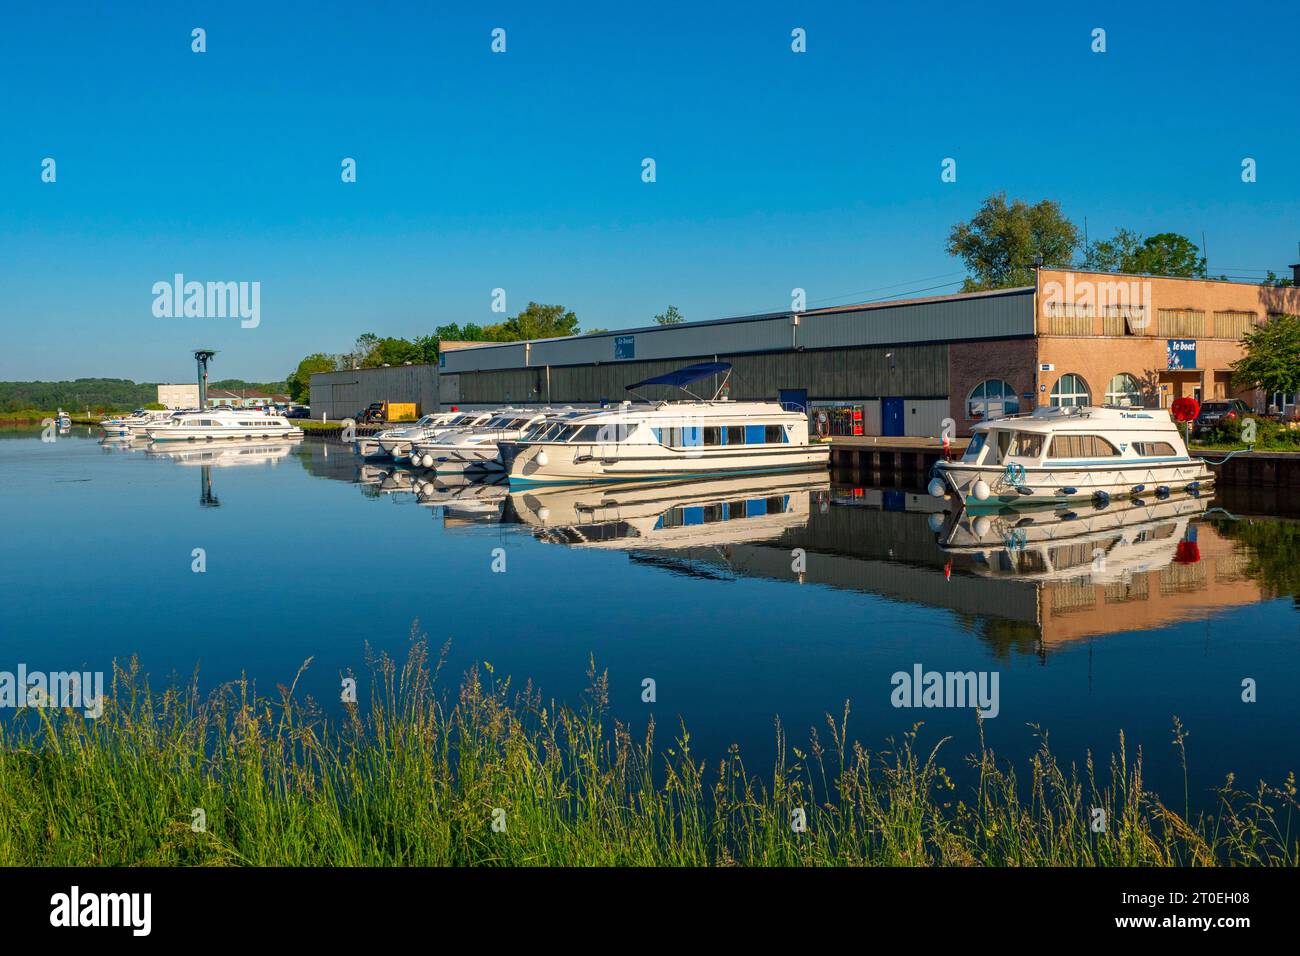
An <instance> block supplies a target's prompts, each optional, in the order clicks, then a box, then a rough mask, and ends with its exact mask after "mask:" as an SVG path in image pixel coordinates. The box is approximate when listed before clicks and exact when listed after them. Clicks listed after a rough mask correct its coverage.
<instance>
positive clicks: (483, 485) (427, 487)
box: [415, 471, 510, 528]
mask: <svg viewBox="0 0 1300 956" xmlns="http://www.w3.org/2000/svg"><path fill="white" fill-rule="evenodd" d="M509 490H510V485H509V483H508V482H507V481H506V476H505V473H504V472H497V473H495V474H493V475H489V476H485V477H483V478H480V479H474V478H469V477H466V475H465V473H464V472H463V471H461V472H456V471H452V472H447V473H446V474H443V473H441V472H439V473H438V474H436V475H432V476H431V475H429V474H428V473H427V472H426V473H425V474H424V475H423V476H421V477H420V478H417V480H416V486H415V495H416V501H418V502H419V503H420V504H422V505H431V506H437V505H441V506H442V523H443V527H446V528H453V527H456V526H457V525H464V524H484V523H493V522H497V521H500V520H501V519H502V515H503V512H504V508H505V503H506V495H507V493H508V492H509Z"/></svg>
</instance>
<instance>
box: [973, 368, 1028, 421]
mask: <svg viewBox="0 0 1300 956" xmlns="http://www.w3.org/2000/svg"><path fill="white" fill-rule="evenodd" d="M1019 413H1020V399H1018V398H1017V397H1016V390H1015V389H1014V388H1012V387H1011V386H1010V385H1008V384H1007V383H1006V382H1004V381H1002V380H1001V379H999V378H991V379H989V380H988V381H985V382H980V383H979V384H978V385H976V386H975V388H974V389H972V390H971V393H970V397H969V398H968V399H966V417H967V418H974V419H978V420H980V421H985V422H987V421H989V420H990V419H994V418H1005V417H1006V416H1007V415H1018V414H1019Z"/></svg>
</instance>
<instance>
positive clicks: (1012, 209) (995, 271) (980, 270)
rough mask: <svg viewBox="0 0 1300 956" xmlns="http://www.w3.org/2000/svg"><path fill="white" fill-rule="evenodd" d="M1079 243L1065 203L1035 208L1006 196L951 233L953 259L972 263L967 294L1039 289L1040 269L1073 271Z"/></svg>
mask: <svg viewBox="0 0 1300 956" xmlns="http://www.w3.org/2000/svg"><path fill="white" fill-rule="evenodd" d="M1078 244H1079V230H1078V228H1076V227H1075V225H1074V223H1072V222H1070V220H1068V219H1066V218H1065V215H1064V214H1063V213H1062V212H1061V207H1060V204H1059V203H1056V202H1054V201H1053V200H1050V199H1044V200H1042V201H1041V202H1037V203H1035V204H1034V205H1032V206H1031V205H1029V204H1028V203H1026V202H1025V201H1024V200H1023V199H1016V200H1013V201H1012V202H1011V203H1010V204H1008V203H1007V196H1006V193H997V194H995V195H992V196H990V197H988V198H987V199H985V200H984V203H983V205H982V206H980V208H979V211H978V212H976V213H975V215H974V216H973V217H972V218H971V220H970V221H969V222H959V223H957V224H956V225H955V226H953V227H952V231H951V232H950V233H949V234H948V244H947V249H948V254H949V255H954V256H958V257H960V258H961V260H962V261H963V262H964V263H966V268H967V269H968V270H969V271H970V273H971V275H970V276H968V277H967V279H966V281H965V282H964V283H963V284H962V290H963V291H965V292H974V291H977V290H980V289H1006V288H1010V287H1013V286H1024V285H1033V284H1034V265H1035V262H1036V260H1037V259H1038V257H1040V256H1041V257H1042V265H1045V266H1068V265H1069V264H1070V263H1071V261H1072V257H1073V255H1074V250H1075V247H1076V246H1078Z"/></svg>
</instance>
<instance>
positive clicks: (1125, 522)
mask: <svg viewBox="0 0 1300 956" xmlns="http://www.w3.org/2000/svg"><path fill="white" fill-rule="evenodd" d="M308 444H314V443H308ZM349 452H350V449H347V448H340V447H339V446H334V448H333V449H332V451H331V450H329V449H320V448H317V449H309V450H304V451H300V452H299V456H300V460H301V461H302V462H303V465H304V467H306V468H308V470H310V471H312V472H313V473H315V474H320V475H322V476H323V477H330V478H337V479H341V480H346V481H350V482H356V483H359V484H360V485H361V487H362V489H363V491H364V493H366V494H370V495H375V496H381V495H391V496H393V497H394V498H401V499H403V500H407V501H414V502H419V503H421V504H425V505H432V506H435V507H434V513H435V516H437V517H440V518H441V520H442V524H443V526H444V527H445V528H447V529H455V528H458V527H461V526H467V525H473V524H482V523H484V522H504V523H506V524H514V525H521V526H523V527H524V528H526V529H527V530H528V531H529V532H530V533H531V534H532V535H533V536H534V537H535V538H536V539H537V540H539V541H541V542H545V543H548V544H555V545H560V546H564V547H576V548H592V549H601V550H617V551H624V552H626V553H627V554H628V555H629V558H630V559H631V560H632V561H634V562H636V563H638V564H641V565H645V566H653V567H656V568H659V569H663V570H666V571H669V572H671V573H675V574H682V575H691V576H699V577H709V578H734V577H756V578H766V579H770V580H775V581H789V582H792V583H796V584H810V585H818V586H822V587H827V588H833V589H837V590H849V591H858V592H863V593H868V594H874V595H878V596H880V597H883V598H887V599H889V600H894V601H903V602H907V603H911V604H915V605H921V606H925V607H932V608H939V609H943V610H947V611H950V612H952V613H953V614H954V615H955V616H956V618H957V619H958V621H959V622H960V623H961V625H962V626H963V627H966V628H967V629H969V630H971V631H972V632H974V633H976V634H978V635H979V636H980V637H981V639H983V640H985V641H987V642H988V643H989V644H990V645H992V646H993V647H994V648H995V649H996V650H997V651H998V652H1000V653H1009V652H1011V651H1019V652H1023V653H1034V654H1045V653H1046V652H1048V651H1050V650H1051V649H1052V648H1054V647H1059V646H1062V645H1066V644H1069V643H1070V642H1072V641H1078V640H1080V639H1084V638H1088V637H1092V636H1098V635H1103V634H1111V633H1116V632H1125V631H1140V630H1148V629H1154V628H1160V627H1164V626H1166V625H1169V624H1172V623H1175V622H1178V621H1185V620H1195V619H1204V618H1207V617H1210V616H1212V615H1213V614H1214V613H1215V612H1217V611H1220V610H1224V609H1229V608H1233V607H1239V606H1242V605H1247V604H1251V603H1255V602H1258V601H1264V600H1271V599H1273V598H1276V597H1278V596H1281V595H1288V594H1291V595H1293V594H1296V593H1297V592H1300V581H1297V575H1298V574H1300V572H1297V571H1295V570H1292V569H1294V568H1298V567H1300V535H1298V534H1288V533H1287V532H1286V529H1287V528H1289V527H1291V525H1289V524H1286V523H1279V522H1275V521H1271V520H1267V519H1262V518H1245V519H1241V520H1238V516H1234V515H1232V514H1229V513H1227V512H1226V511H1224V510H1223V509H1222V508H1218V507H1215V506H1214V503H1213V502H1212V501H1211V500H1209V499H1207V498H1197V497H1191V496H1180V497H1173V498H1166V499H1154V498H1153V499H1148V500H1145V501H1140V502H1128V501H1125V502H1120V501H1116V502H1112V503H1111V504H1110V505H1108V506H1107V507H1104V508H1093V507H1091V506H1084V507H1074V508H1072V509H1067V508H1046V509H1041V510H1038V511H1023V510H1022V511H1012V510H1007V511H1004V512H1000V513H991V514H984V515H971V514H969V513H965V512H960V511H958V512H955V513H954V512H951V511H949V510H945V508H946V507H947V506H946V503H945V502H943V501H941V500H938V499H935V498H933V497H931V496H930V495H928V494H926V493H924V492H923V491H921V490H914V489H908V488H873V487H851V486H850V487H845V486H842V485H832V484H831V483H830V482H829V481H828V479H827V476H826V475H825V474H824V473H816V474H807V475H795V476H791V475H769V476H751V477H745V478H735V479H712V480H709V481H703V482H683V483H665V482H656V483H648V484H645V485H634V484H630V483H629V484H609V485H580V486H569V487H557V488H537V489H528V490H523V491H520V490H516V491H515V492H513V493H512V492H511V491H510V489H509V488H508V486H507V485H506V484H505V483H504V482H502V481H500V480H499V479H497V480H496V481H493V482H481V481H473V480H469V479H466V478H465V477H464V476H463V475H455V476H443V477H440V476H438V475H436V474H435V473H433V472H431V471H424V470H411V469H407V468H401V467H396V466H391V465H390V466H383V465H376V464H373V463H362V462H361V461H360V460H359V459H357V458H355V457H353V456H352V455H351V454H350V453H349ZM1252 504H1258V502H1255V501H1254V500H1253V499H1252ZM1265 507H1268V506H1267V505H1265ZM800 552H801V553H802V558H800V556H799V555H800Z"/></svg>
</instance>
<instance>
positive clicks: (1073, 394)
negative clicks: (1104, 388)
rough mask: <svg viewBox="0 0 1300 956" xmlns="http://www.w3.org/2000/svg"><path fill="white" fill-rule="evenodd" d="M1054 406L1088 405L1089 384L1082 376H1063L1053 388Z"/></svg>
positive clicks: (1070, 374) (1072, 374) (1069, 374)
mask: <svg viewBox="0 0 1300 956" xmlns="http://www.w3.org/2000/svg"><path fill="white" fill-rule="evenodd" d="M1052 404H1053V405H1056V406H1058V407H1067V406H1070V405H1087V404H1088V384H1087V383H1086V382H1085V381H1084V380H1083V376H1082V375H1075V374H1074V373H1073V372H1070V373H1068V374H1066V375H1062V376H1061V377H1060V378H1058V379H1057V380H1056V384H1055V385H1053V386H1052Z"/></svg>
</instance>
